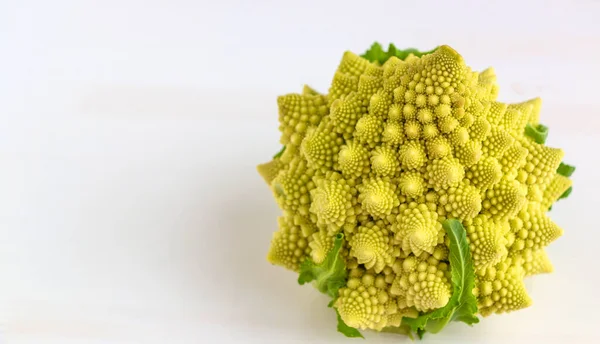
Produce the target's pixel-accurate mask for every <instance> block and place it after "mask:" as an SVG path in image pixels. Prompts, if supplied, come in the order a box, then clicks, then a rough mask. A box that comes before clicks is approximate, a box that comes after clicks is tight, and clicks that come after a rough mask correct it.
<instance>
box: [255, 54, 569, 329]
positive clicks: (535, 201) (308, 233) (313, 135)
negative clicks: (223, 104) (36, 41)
mask: <svg viewBox="0 0 600 344" xmlns="http://www.w3.org/2000/svg"><path fill="white" fill-rule="evenodd" d="M498 91H499V89H498V85H497V83H496V75H495V73H494V70H493V69H491V68H489V69H486V70H484V71H482V72H476V71H473V70H471V69H470V68H469V67H468V66H467V65H466V64H465V62H464V60H463V58H462V56H461V55H459V54H458V53H457V52H456V51H455V50H453V49H452V48H450V47H448V46H445V45H444V46H440V47H438V48H436V49H434V50H432V51H430V52H426V53H422V52H418V51H416V50H413V49H410V50H405V51H402V50H398V49H396V48H395V47H394V46H393V45H390V48H389V50H388V51H384V50H383V49H382V48H381V46H380V45H378V44H374V45H373V47H372V48H371V49H370V50H369V51H367V52H366V53H365V54H364V55H362V56H358V55H355V54H353V53H351V52H346V53H345V54H344V55H343V57H342V60H341V63H340V65H339V67H338V69H337V71H336V72H335V74H334V76H333V81H332V82H331V86H330V88H329V91H328V93H327V94H321V93H318V92H317V91H315V90H313V89H312V88H310V87H308V86H305V88H304V90H303V92H302V93H300V94H288V95H285V96H280V97H279V98H278V99H277V104H278V105H279V123H280V125H279V130H280V131H281V140H280V141H281V144H283V145H284V147H283V149H282V150H281V151H280V152H279V153H278V154H277V155H275V157H274V158H273V159H272V160H271V161H269V162H266V163H264V164H261V165H259V166H258V172H259V173H260V175H261V176H262V177H263V178H264V180H265V181H266V183H267V184H268V185H269V187H270V189H271V190H272V192H273V195H274V197H275V199H276V201H277V204H278V205H279V207H280V208H281V209H282V215H281V216H280V218H279V221H278V223H279V230H278V231H276V232H275V233H274V235H273V238H272V241H271V248H270V250H269V252H268V254H267V258H268V260H269V261H270V262H271V263H272V264H275V265H280V266H283V267H285V268H287V269H290V270H293V271H296V272H298V273H299V278H298V282H299V283H300V284H304V283H308V282H311V283H313V284H314V286H315V287H316V288H317V289H318V290H320V291H322V292H323V293H326V294H328V295H329V296H331V298H332V301H331V303H330V306H331V307H332V308H333V309H334V310H335V312H337V315H338V322H339V323H338V330H340V332H342V333H344V334H346V335H348V336H362V335H361V334H360V332H359V330H367V329H370V330H375V331H392V332H400V333H405V334H412V333H416V334H418V335H419V336H422V335H423V333H425V332H432V333H436V332H438V331H439V330H441V329H442V328H443V327H444V326H445V325H446V324H447V323H449V322H450V321H462V322H465V323H467V324H470V325H471V324H474V323H477V322H478V321H479V316H483V317H485V316H488V315H490V314H493V313H504V312H510V311H515V310H519V309H522V308H525V307H528V306H530V305H531V304H532V300H531V298H530V296H529V295H528V293H527V291H526V289H525V286H524V284H523V279H524V278H526V277H527V276H530V275H535V274H540V273H547V272H551V271H552V265H551V264H550V261H549V259H548V256H547V255H546V253H545V251H544V249H545V247H546V246H547V245H548V244H550V243H551V242H553V241H554V240H556V239H557V238H558V237H560V236H561V235H562V233H563V230H562V229H561V228H560V227H559V226H558V225H557V224H556V223H555V222H553V221H552V220H551V219H550V217H549V216H548V211H549V210H550V209H551V207H552V206H553V204H554V203H555V202H556V201H557V200H559V199H561V198H565V197H566V196H568V195H569V194H570V192H571V184H572V182H571V179H569V177H570V176H571V174H572V173H573V171H574V167H572V166H569V165H567V164H565V163H563V156H564V153H563V151H562V150H561V149H557V148H552V147H549V146H546V145H545V140H546V136H547V134H548V128H547V127H545V126H544V125H542V124H540V123H539V121H540V108H541V100H540V99H539V98H536V99H531V100H527V101H523V102H521V103H516V104H506V103H503V102H500V101H498V100H497V97H498Z"/></svg>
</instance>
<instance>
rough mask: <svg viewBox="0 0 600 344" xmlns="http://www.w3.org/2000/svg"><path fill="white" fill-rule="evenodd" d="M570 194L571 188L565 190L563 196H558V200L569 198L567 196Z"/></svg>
mask: <svg viewBox="0 0 600 344" xmlns="http://www.w3.org/2000/svg"><path fill="white" fill-rule="evenodd" d="M571 192H573V187H572V186H570V187H569V188H568V189H567V190H565V192H563V194H562V195H560V197H559V198H558V199H563V198H567V197H569V195H570V194H571Z"/></svg>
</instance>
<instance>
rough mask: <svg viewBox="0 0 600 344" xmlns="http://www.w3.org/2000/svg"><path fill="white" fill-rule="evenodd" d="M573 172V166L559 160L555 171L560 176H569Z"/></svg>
mask: <svg viewBox="0 0 600 344" xmlns="http://www.w3.org/2000/svg"><path fill="white" fill-rule="evenodd" d="M573 172H575V166H571V165H567V164H565V163H564V162H561V163H560V165H559V166H558V168H557V169H556V173H558V174H560V175H561V176H565V177H570V176H571V175H572V174H573Z"/></svg>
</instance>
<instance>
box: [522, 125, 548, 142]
mask: <svg viewBox="0 0 600 344" xmlns="http://www.w3.org/2000/svg"><path fill="white" fill-rule="evenodd" d="M525 135H527V136H529V137H530V138H532V139H533V141H535V142H537V143H539V144H544V143H546V138H547V137H548V127H547V126H545V125H543V124H537V125H531V124H529V123H527V125H526V126H525Z"/></svg>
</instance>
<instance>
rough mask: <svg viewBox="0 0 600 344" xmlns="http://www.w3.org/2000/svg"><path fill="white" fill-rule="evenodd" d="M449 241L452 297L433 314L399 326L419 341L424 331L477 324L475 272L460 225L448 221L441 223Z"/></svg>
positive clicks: (434, 331)
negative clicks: (412, 332) (452, 324)
mask: <svg viewBox="0 0 600 344" xmlns="http://www.w3.org/2000/svg"><path fill="white" fill-rule="evenodd" d="M442 225H443V227H444V229H445V230H446V234H447V235H448V237H449V238H450V257H449V260H450V268H451V270H450V273H451V276H452V289H453V292H452V297H451V298H450V300H449V301H448V303H447V304H446V306H444V307H442V308H440V309H437V310H435V311H433V312H430V313H427V314H422V315H420V316H419V317H417V318H407V317H404V318H403V319H402V324H405V325H408V326H410V327H411V329H412V330H413V331H415V332H416V333H417V335H419V337H422V335H423V333H424V332H425V331H427V332H431V333H438V332H439V331H441V330H442V329H443V328H444V327H445V326H446V325H447V324H448V323H449V322H450V321H461V322H464V323H466V324H469V325H472V324H476V323H478V322H479V318H477V316H475V314H476V313H477V299H476V298H475V296H474V295H473V288H474V287H475V271H474V269H473V261H472V258H471V252H470V250H469V244H468V242H467V236H466V231H465V228H464V227H463V226H462V224H461V223H460V221H458V220H455V219H449V220H446V221H444V222H443V223H442Z"/></svg>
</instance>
